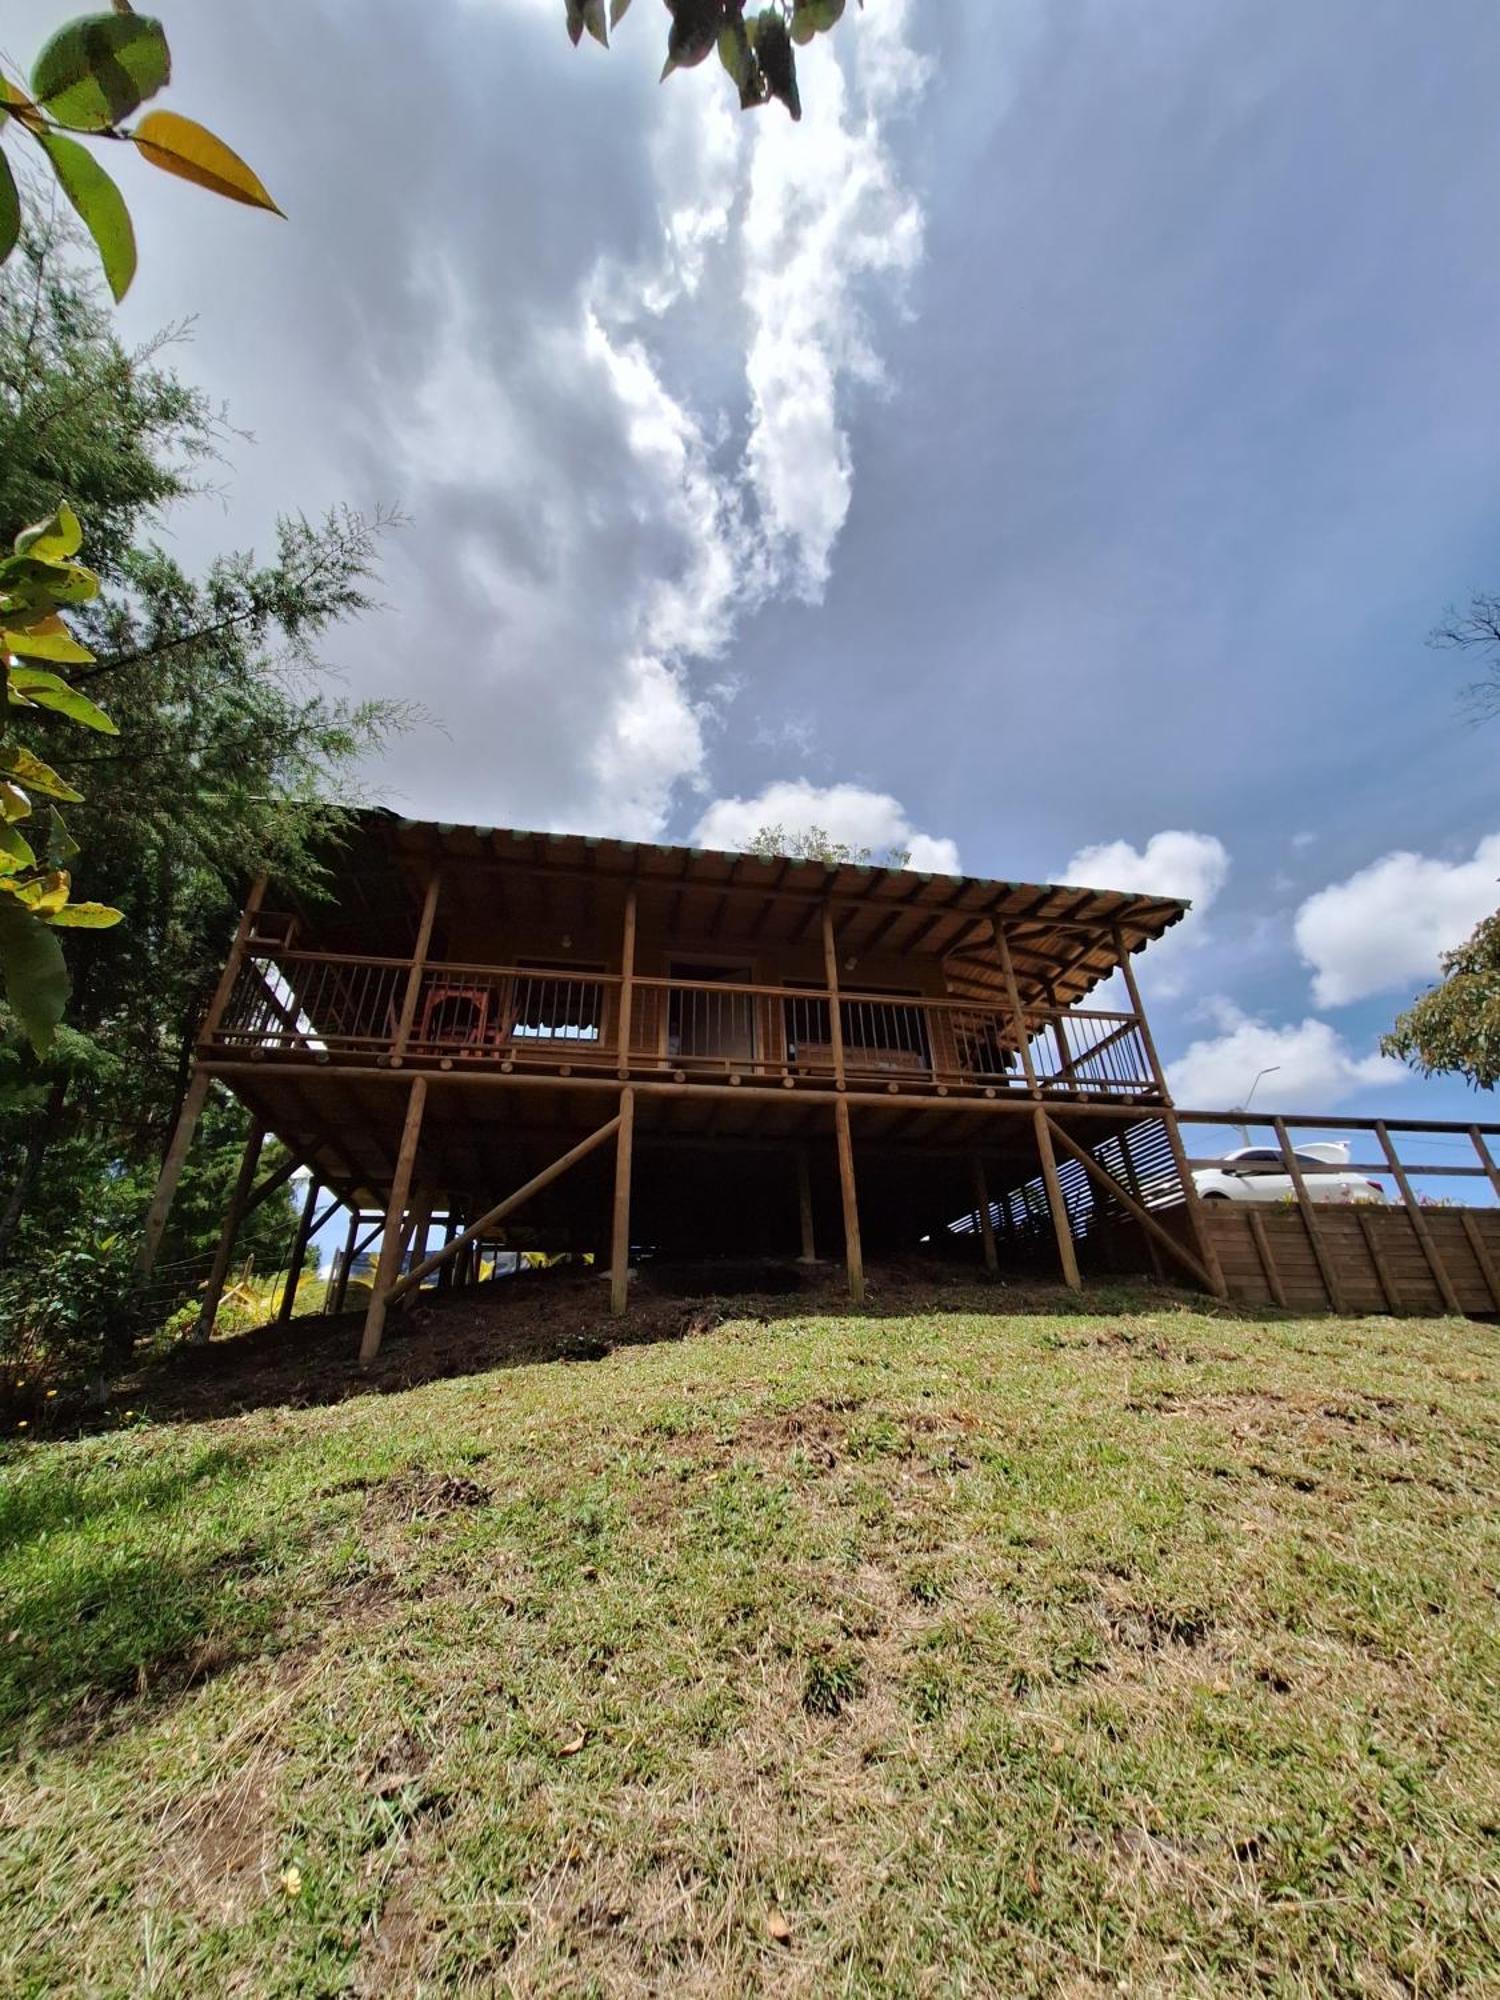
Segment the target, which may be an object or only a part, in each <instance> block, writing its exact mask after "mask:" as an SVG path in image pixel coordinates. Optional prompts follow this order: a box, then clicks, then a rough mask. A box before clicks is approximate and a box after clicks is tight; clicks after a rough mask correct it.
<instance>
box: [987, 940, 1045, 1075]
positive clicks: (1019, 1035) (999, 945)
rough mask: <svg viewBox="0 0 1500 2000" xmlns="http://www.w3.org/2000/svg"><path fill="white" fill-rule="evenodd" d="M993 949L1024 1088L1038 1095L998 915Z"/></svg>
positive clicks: (1013, 972) (1013, 971)
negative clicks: (998, 962) (1023, 1079)
mask: <svg viewBox="0 0 1500 2000" xmlns="http://www.w3.org/2000/svg"><path fill="white" fill-rule="evenodd" d="M994 932H995V949H996V951H997V952H999V954H1000V970H1001V971H1002V972H1003V973H1004V974H1005V997H1006V999H1007V1000H1008V1001H1009V1002H1010V1018H1011V1024H1012V1026H1013V1027H1014V1030H1015V1036H1016V1053H1017V1054H1018V1055H1019V1056H1020V1058H1021V1068H1022V1069H1023V1070H1024V1071H1025V1073H1026V1088H1027V1089H1028V1090H1029V1091H1030V1092H1031V1094H1032V1096H1033V1097H1040V1096H1041V1094H1042V1093H1041V1091H1040V1090H1039V1089H1038V1087H1037V1080H1036V1064H1035V1063H1034V1062H1033V1061H1032V1060H1031V1036H1030V1034H1029V1032H1028V1031H1027V1027H1026V1014H1025V1011H1024V1009H1023V1008H1022V1006H1021V989H1020V987H1019V985H1017V983H1016V968H1015V962H1014V960H1013V959H1012V958H1011V955H1010V939H1009V938H1008V937H1007V936H1006V935H1005V926H1004V924H1002V923H1001V921H1000V919H999V918H998V917H996V918H995V920H994Z"/></svg>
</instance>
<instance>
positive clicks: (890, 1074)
mask: <svg viewBox="0 0 1500 2000" xmlns="http://www.w3.org/2000/svg"><path fill="white" fill-rule="evenodd" d="M1021 1044H1022V1038H1021V1036H1020V1035H1018V1033H1017V1030H1016V1025H1015V1021H1014V1017H1013V1016H1012V1015H1011V1014H1010V1012H1009V1010H1008V1009H1005V1008H991V1007H986V1006H983V1005H978V1004H975V1003H974V1002H972V1001H967V1000H947V999H942V1000H939V999H928V998H922V997H918V996H916V995H912V996H910V997H908V996H905V995H892V994H889V993H884V994H881V993H863V992H859V991H849V992H842V991H841V992H840V993H839V994H838V996H837V999H836V1001H835V1000H834V998H833V997H832V996H831V995H830V993H829V992H827V991H826V990H820V989H816V988H813V987H803V986H796V987H792V986H786V987H773V986H754V985H743V984H739V983H735V982H732V981H728V980H726V981H701V980H700V981H693V980H682V979H661V978H648V977H644V976H640V975H636V976H635V977H633V978H631V979H629V980H626V979H625V978H623V977H622V976H621V975H620V974H618V973H596V972H583V973H577V974H573V973H564V972H555V971H552V970H550V969H549V970H539V969H536V968H529V967H526V966H494V965H460V964H442V963H437V962H428V963H425V964H423V965H422V966H421V968H420V970H419V971H418V970H417V969H416V968H415V966H414V962H413V961H412V960H410V959H400V958H362V957H346V956H340V955H337V954H329V953H324V952H307V951H299V950H295V949H289V948H286V947H283V946H280V945H274V944H266V943H264V942H259V941H252V942H251V944H250V945H249V947H248V949H247V950H246V953H245V956H244V957H243V959H242V961H241V963H240V965H239V968H238V971H237V973H236V975H235V978H234V980H233V983H232V985H231V986H230V989H229V992H228V995H227V998H226V999H225V1002H224V1004H223V1006H222V1008H221V1009H220V1011H219V1012H218V1014H217V1016H216V1017H213V1018H211V1019H210V1021H209V1023H208V1025H207V1026H206V1028H205V1031H204V1037H203V1041H202V1046H201V1053H202V1054H203V1055H205V1056H207V1057H209V1058H210V1059H211V1060H213V1061H215V1062H223V1061H225V1060H230V1061H234V1060H239V1059H243V1060H245V1061H248V1062H257V1061H258V1062H265V1061H267V1060H272V1059H274V1060H277V1061H286V1060H292V1061H295V1062H298V1063H309V1064H329V1063H332V1064H338V1065H342V1066H354V1067H358V1066H361V1065H376V1066H389V1065H395V1064H402V1065H410V1066H414V1067H429V1066H430V1067H437V1068H440V1069H443V1070H451V1071H463V1070H467V1069H487V1070H497V1071H501V1072H515V1071H527V1072H531V1073H542V1074H552V1075H556V1076H571V1075H578V1074H586V1073H589V1072H593V1073H595V1074H598V1073H599V1072H601V1071H602V1072H607V1073H608V1074H609V1075H611V1076H616V1077H624V1076H629V1077H632V1078H635V1079H637V1080H641V1081H647V1080H651V1079H657V1080H665V1081H671V1082H675V1083H684V1082H692V1081H694V1080H701V1081H704V1082H712V1083H719V1084H723V1083H726V1082H727V1083H731V1084H733V1083H736V1082H740V1083H747V1084H748V1083H757V1084H760V1085H762V1086H764V1085H765V1084H766V1083H768V1082H769V1083H775V1084H779V1085H782V1086H784V1087H786V1088H789V1089H795V1088H796V1087H797V1085H798V1084H809V1085H817V1086H819V1087H820V1088H823V1089H827V1088H828V1087H829V1085H830V1084H833V1085H839V1084H842V1085H843V1086H844V1087H845V1088H846V1089H848V1090H850V1091H853V1092H859V1093H862V1094H864V1093H872V1092H889V1093H897V1092H899V1093H902V1094H907V1093H918V1094H922V1093H932V1094H935V1095H941V1096H946V1095H949V1094H952V1093H954V1092H962V1093H977V1094H979V1095H982V1096H990V1097H996V1096H1001V1095H1009V1094H1012V1093H1013V1094H1016V1095H1018V1096H1026V1095H1027V1094H1029V1092H1030V1090H1031V1087H1032V1085H1031V1078H1034V1079H1035V1082H1036V1086H1037V1087H1038V1089H1039V1090H1040V1091H1041V1092H1042V1094H1043V1095H1045V1096H1046V1097H1048V1098H1052V1099H1064V1100H1069V1099H1071V1100H1073V1101H1085V1100H1092V1101H1099V1102H1105V1103H1124V1104H1128V1103H1131V1102H1134V1101H1142V1102H1147V1103H1149V1102H1155V1101H1159V1095H1158V1092H1157V1088H1156V1084H1155V1081H1154V1079H1153V1076H1152V1071H1151V1063H1150V1058H1149V1054H1148V1051H1147V1047H1146V1043H1145V1039H1144V1037H1143V1035H1142V1033H1141V1028H1140V1023H1139V1021H1138V1020H1137V1018H1136V1017H1135V1015H1133V1014H1120V1013H1107V1012H1102V1011H1097V1010H1090V1009H1083V1008H1068V1009H1058V1010H1033V1011H1031V1012H1029V1013H1028V1015H1027V1018H1026V1036H1025V1047H1024V1053H1023V1052H1022V1046H1021ZM1028 1064H1029V1068H1030V1072H1031V1075H1030V1077H1028V1074H1027V1069H1028Z"/></svg>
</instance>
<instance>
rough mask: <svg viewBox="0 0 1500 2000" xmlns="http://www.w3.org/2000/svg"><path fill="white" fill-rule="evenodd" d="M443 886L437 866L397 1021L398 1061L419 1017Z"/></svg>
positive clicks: (395, 1052)
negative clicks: (423, 980) (418, 1011)
mask: <svg viewBox="0 0 1500 2000" xmlns="http://www.w3.org/2000/svg"><path fill="white" fill-rule="evenodd" d="M442 886H443V871H442V869H441V868H434V869H433V871H432V873H431V874H430V875H429V876H428V878H427V892H426V894H425V895H424V896H423V898H422V915H421V919H420V921H419V922H418V924H417V944H416V949H415V951H414V952H413V953H412V960H411V970H410V972H408V973H407V975H406V992H405V994H404V995H403V996H402V1000H401V1017H400V1020H399V1021H398V1022H397V1024H396V1042H395V1047H394V1049H393V1050H392V1055H393V1057H394V1059H395V1061H397V1062H398V1063H399V1062H400V1061H402V1060H403V1059H404V1057H405V1055H406V1046H407V1043H408V1042H409V1041H410V1040H411V1031H412V1026H413V1024H414V1022H415V1021H416V1018H417V1003H418V1001H419V1000H420V999H421V997H422V978H423V974H424V973H425V972H426V970H427V953H428V950H429V948H430V947H431V944H432V926H433V924H434V923H435V922H436V920H437V907H438V895H439V893H440V891H441V889H442Z"/></svg>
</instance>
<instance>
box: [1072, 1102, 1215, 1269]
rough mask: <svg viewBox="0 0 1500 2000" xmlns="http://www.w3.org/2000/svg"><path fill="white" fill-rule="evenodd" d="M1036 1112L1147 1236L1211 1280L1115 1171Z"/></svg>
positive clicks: (1181, 1261)
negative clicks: (1131, 1193) (1126, 1188)
mask: <svg viewBox="0 0 1500 2000" xmlns="http://www.w3.org/2000/svg"><path fill="white" fill-rule="evenodd" d="M1037 1116H1038V1117H1039V1118H1041V1119H1043V1120H1044V1121H1045V1123H1046V1126H1047V1136H1048V1138H1049V1139H1055V1140H1056V1141H1057V1143H1058V1145H1060V1146H1061V1147H1062V1149H1063V1151H1064V1152H1066V1153H1070V1154H1071V1155H1072V1156H1073V1158H1074V1159H1075V1160H1077V1162H1078V1164H1079V1166H1081V1167H1082V1168H1083V1170H1084V1172H1085V1173H1086V1174H1087V1175H1088V1176H1089V1178H1090V1180H1092V1181H1094V1182H1096V1183H1097V1184H1098V1186H1100V1187H1102V1188H1103V1189H1104V1191H1105V1193H1106V1194H1108V1195H1111V1196H1113V1198H1114V1199H1115V1200H1116V1201H1118V1202H1119V1203H1120V1204H1121V1205H1122V1207H1124V1208H1125V1210H1126V1211H1127V1212H1128V1213H1129V1214H1131V1215H1133V1216H1134V1217H1135V1219H1136V1221H1137V1222H1138V1223H1139V1224H1140V1225H1141V1227H1142V1229H1144V1230H1145V1232H1146V1235H1147V1236H1148V1238H1149V1237H1155V1238H1157V1239H1158V1240H1159V1241H1160V1242H1161V1243H1162V1244H1163V1245H1164V1246H1165V1247H1166V1249H1168V1250H1169V1251H1170V1252H1171V1253H1172V1255H1173V1256H1174V1257H1175V1258H1176V1260H1177V1262H1178V1263H1179V1264H1181V1265H1182V1266H1183V1268H1184V1269H1185V1270H1187V1271H1189V1272H1190V1273H1191V1274H1192V1276H1193V1277H1195V1278H1196V1279H1197V1280H1198V1282H1199V1284H1200V1285H1205V1286H1206V1285H1207V1284H1208V1272H1207V1271H1206V1270H1205V1269H1204V1268H1203V1266H1202V1265H1201V1264H1200V1263H1199V1262H1198V1259H1197V1258H1196V1257H1194V1256H1193V1255H1192V1253H1191V1251H1188V1250H1184V1248H1183V1247H1182V1245H1181V1244H1180V1243H1179V1242H1178V1241H1177V1239H1176V1237H1175V1236H1173V1235H1172V1234H1171V1233H1170V1231H1168V1230H1166V1229H1163V1228H1162V1226H1161V1224H1160V1223H1159V1222H1158V1221H1157V1219H1156V1217H1155V1216H1154V1215H1152V1213H1151V1212H1150V1210H1149V1209H1147V1208H1146V1207H1145V1206H1144V1205H1143V1204H1142V1203H1140V1202H1138V1201H1137V1200H1136V1199H1135V1197H1134V1196H1133V1195H1129V1194H1127V1193H1126V1192H1125V1190H1124V1188H1122V1187H1121V1185H1120V1183H1119V1182H1118V1181H1117V1180H1116V1179H1115V1177H1114V1175H1113V1174H1112V1173H1110V1171H1109V1170H1108V1168H1107V1167H1105V1166H1103V1165H1102V1164H1101V1163H1100V1162H1099V1161H1098V1160H1096V1159H1095V1158H1094V1156H1093V1154H1092V1153H1091V1152H1090V1151H1089V1150H1088V1148H1087V1147H1086V1146H1080V1145H1079V1143H1078V1141H1077V1140H1076V1139H1075V1138H1074V1137H1073V1136H1072V1134H1071V1133H1068V1132H1065V1131H1064V1130H1063V1128H1062V1126H1061V1125H1058V1124H1056V1123H1055V1122H1054V1121H1053V1120H1052V1119H1050V1118H1048V1117H1047V1115H1046V1113H1045V1112H1038V1113H1037ZM1047 1191H1048V1194H1049V1196H1050V1194H1051V1192H1052V1184H1051V1182H1050V1181H1049V1183H1048V1189H1047ZM1068 1240H1069V1242H1071V1241H1072V1231H1071V1230H1070V1231H1069V1233H1068Z"/></svg>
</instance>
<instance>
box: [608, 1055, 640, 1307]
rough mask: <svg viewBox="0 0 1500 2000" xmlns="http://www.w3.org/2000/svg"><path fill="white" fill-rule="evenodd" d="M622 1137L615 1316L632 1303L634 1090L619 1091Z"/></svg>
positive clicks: (612, 1281)
mask: <svg viewBox="0 0 1500 2000" xmlns="http://www.w3.org/2000/svg"><path fill="white" fill-rule="evenodd" d="M615 1125H616V1128H617V1130H618V1133H619V1138H618V1141H617V1144H616V1148H615V1201H614V1212H613V1215H612V1217H611V1220H610V1232H609V1309H610V1311H611V1312H612V1313H613V1314H614V1316H615V1318H616V1319H621V1318H623V1317H624V1314H625V1310H626V1307H627V1306H628V1305H629V1304H630V1170H631V1156H632V1153H633V1151H634V1147H635V1092H634V1091H633V1090H632V1089H631V1088H630V1086H629V1085H628V1084H627V1085H626V1086H625V1088H624V1089H623V1090H622V1091H621V1092H620V1115H619V1117H618V1118H617V1119H616V1120H615Z"/></svg>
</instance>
